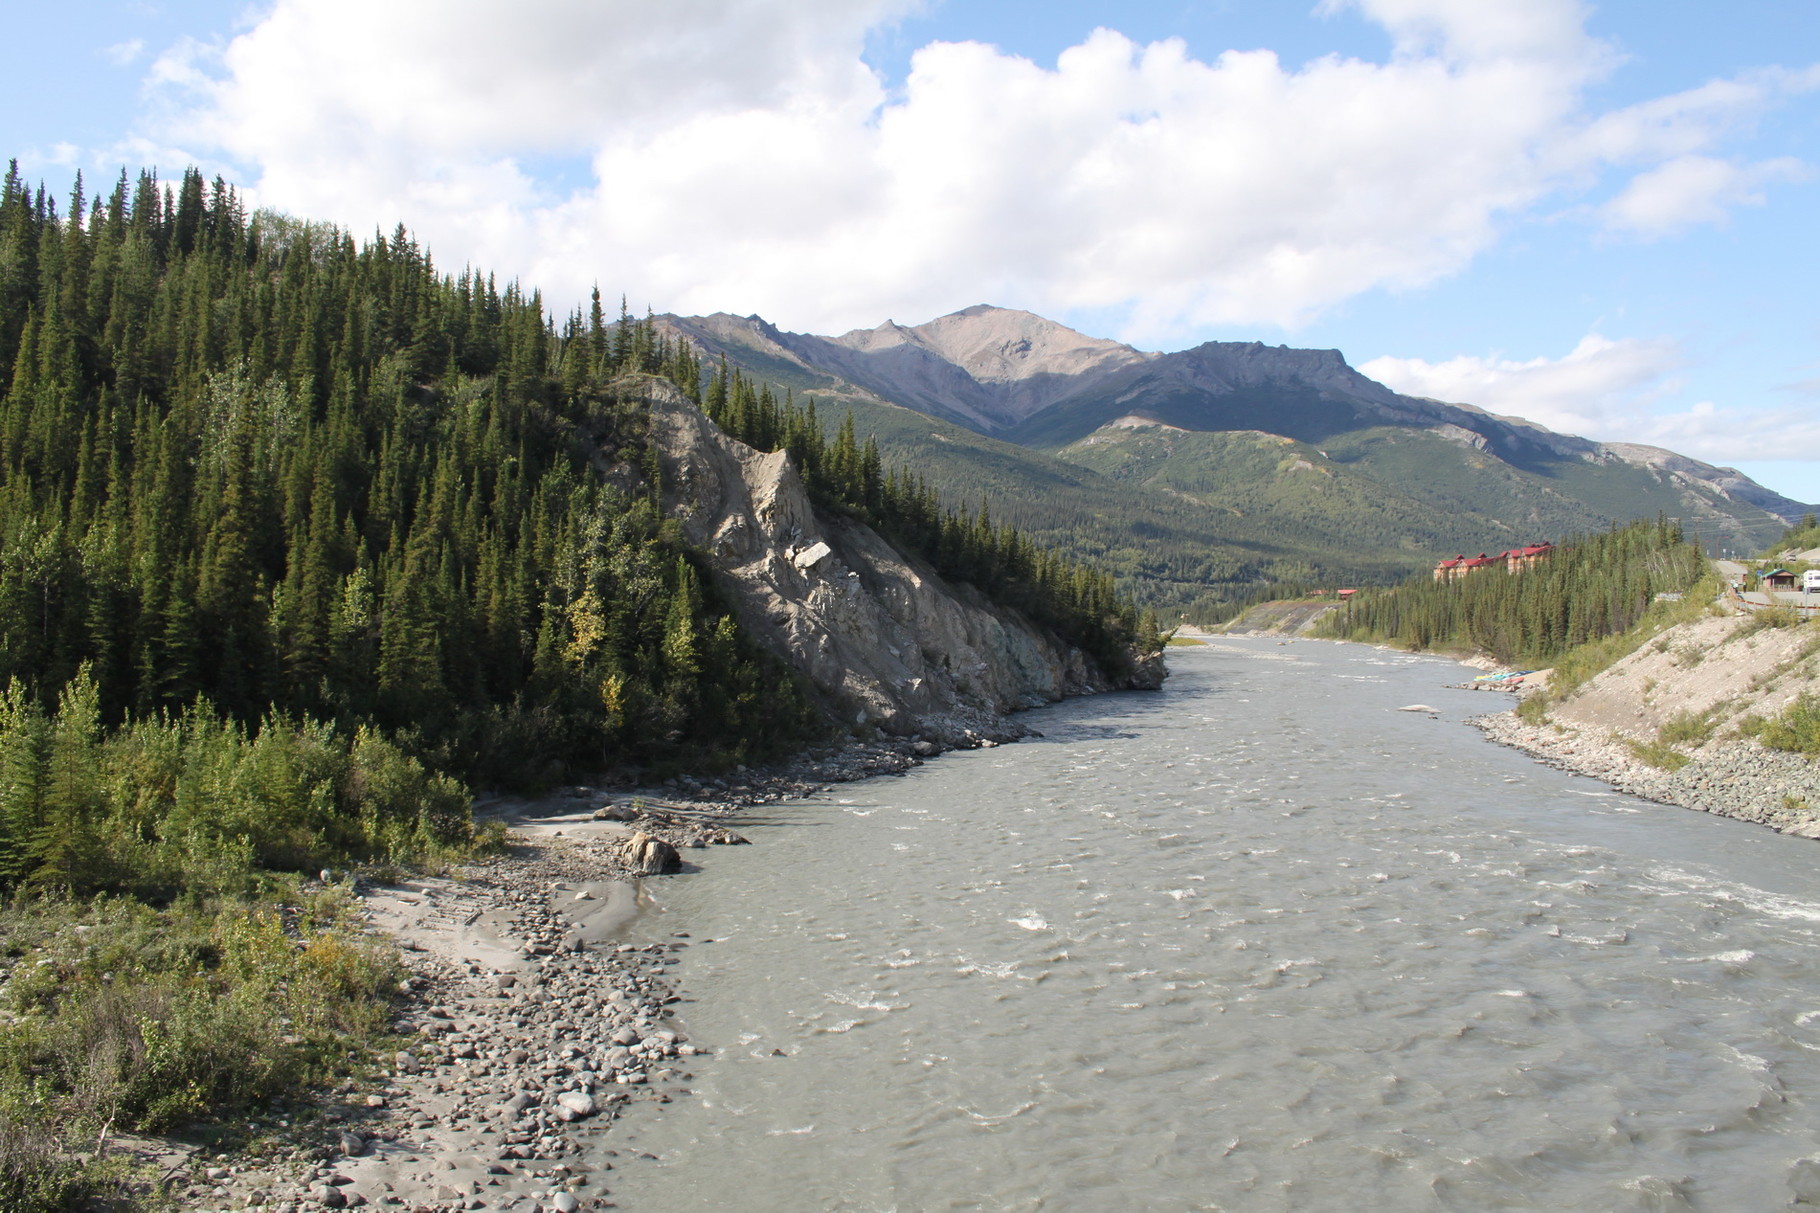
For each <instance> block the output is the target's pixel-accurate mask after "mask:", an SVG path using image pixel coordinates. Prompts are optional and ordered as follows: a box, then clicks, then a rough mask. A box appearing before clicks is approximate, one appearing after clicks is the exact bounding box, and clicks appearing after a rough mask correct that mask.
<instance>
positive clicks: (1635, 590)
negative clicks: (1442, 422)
mask: <svg viewBox="0 0 1820 1213" xmlns="http://www.w3.org/2000/svg"><path fill="white" fill-rule="evenodd" d="M1705 569H1706V559H1705V557H1704V556H1703V555H1702V554H1701V552H1700V550H1699V549H1698V548H1696V547H1695V546H1694V545H1693V544H1691V543H1688V542H1687V540H1686V538H1685V537H1684V536H1683V534H1682V531H1681V526H1680V524H1679V523H1676V522H1671V521H1669V520H1667V519H1662V518H1658V519H1656V520H1655V521H1654V522H1649V521H1640V522H1633V523H1631V524H1629V525H1628V526H1614V527H1613V528H1611V529H1610V530H1608V531H1605V532H1603V533H1600V534H1595V535H1585V536H1580V537H1577V538H1575V539H1571V540H1569V541H1567V542H1566V543H1564V544H1562V545H1561V547H1560V548H1559V549H1558V550H1557V551H1556V552H1555V554H1554V555H1553V556H1552V557H1551V558H1549V559H1548V560H1546V561H1543V562H1542V563H1541V564H1539V565H1536V566H1534V567H1532V568H1530V569H1528V570H1526V571H1524V572H1521V573H1518V574H1515V575H1512V574H1510V573H1507V572H1506V571H1505V570H1504V567H1503V566H1502V565H1501V564H1500V565H1494V566H1492V567H1489V568H1485V569H1479V570H1475V571H1474V572H1472V573H1469V574H1468V575H1467V576H1465V577H1463V578H1461V579H1459V580H1457V581H1434V580H1432V579H1431V577H1430V575H1429V574H1426V573H1424V574H1419V575H1417V576H1416V577H1413V578H1411V579H1410V580H1409V581H1407V582H1405V583H1404V584H1402V585H1400V586H1397V587H1395V588H1394V589H1389V590H1384V591H1381V592H1376V593H1362V594H1360V595H1359V596H1358V597H1357V598H1355V599H1353V600H1352V601H1351V602H1350V603H1348V604H1347V606H1346V609H1345V610H1344V611H1343V612H1337V613H1336V614H1335V615H1334V616H1333V620H1334V623H1333V628H1332V631H1333V634H1336V635H1339V636H1342V637H1344V638H1346V639H1352V640H1367V641H1394V642H1396V643H1398V644H1405V645H1408V646H1410V647H1413V648H1423V649H1426V648H1435V647H1442V646H1461V647H1469V648H1475V649H1480V650H1483V651H1484V652H1487V653H1490V654H1491V655H1492V656H1494V657H1496V658H1497V659H1498V660H1500V661H1503V662H1507V663H1513V664H1541V663H1545V662H1548V661H1550V660H1552V659H1553V658H1554V657H1556V656H1557V655H1559V654H1561V653H1563V652H1565V651H1567V650H1568V649H1571V648H1573V647H1574V646H1576V645H1579V644H1583V643H1585V642H1586V641H1589V640H1595V639H1598V638H1599V637H1602V636H1610V635H1615V634H1617V633H1619V632H1623V631H1625V630H1627V629H1628V628H1630V627H1631V626H1632V625H1633V624H1635V623H1636V622H1637V621H1638V620H1639V619H1641V618H1642V617H1643V614H1644V612H1645V611H1646V610H1648V608H1649V605H1650V603H1651V602H1652V601H1654V599H1655V596H1656V595H1657V594H1660V593H1678V592H1681V591H1685V590H1686V589H1687V588H1688V587H1690V586H1691V585H1693V584H1694V583H1695V582H1696V581H1697V580H1699V578H1700V576H1701V575H1702V573H1704V572H1705Z"/></svg>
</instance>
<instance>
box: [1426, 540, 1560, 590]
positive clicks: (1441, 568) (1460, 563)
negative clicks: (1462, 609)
mask: <svg viewBox="0 0 1820 1213" xmlns="http://www.w3.org/2000/svg"><path fill="white" fill-rule="evenodd" d="M1554 554H1555V545H1554V544H1552V543H1532V544H1530V545H1529V546H1528V547H1521V548H1511V549H1509V550H1508V551H1503V552H1499V553H1498V554H1497V555H1496V556H1487V555H1486V554H1485V553H1484V552H1480V553H1479V554H1478V555H1477V556H1455V557H1454V558H1453V559H1452V560H1443V561H1442V562H1441V563H1439V564H1437V565H1435V580H1436V581H1456V580H1458V579H1459V578H1461V577H1464V576H1466V574H1468V573H1470V572H1473V571H1474V570H1476V569H1487V568H1490V567H1492V566H1493V565H1499V564H1501V565H1503V566H1504V571H1505V572H1506V573H1521V572H1522V571H1523V570H1524V569H1527V568H1530V567H1532V566H1534V565H1538V564H1540V563H1542V562H1543V561H1544V560H1547V559H1548V558H1549V557H1550V556H1552V555H1554Z"/></svg>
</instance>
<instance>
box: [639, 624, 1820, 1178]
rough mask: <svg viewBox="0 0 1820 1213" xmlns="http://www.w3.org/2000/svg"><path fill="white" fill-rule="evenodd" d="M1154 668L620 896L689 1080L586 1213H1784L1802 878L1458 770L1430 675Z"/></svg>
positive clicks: (1816, 946) (1604, 805) (1246, 652)
mask: <svg viewBox="0 0 1820 1213" xmlns="http://www.w3.org/2000/svg"><path fill="white" fill-rule="evenodd" d="M1169 657H1170V667H1171V670H1172V676H1171V678H1170V681H1169V683H1168V686H1167V689H1166V690H1164V691H1163V692H1161V693H1157V694H1130V695H1119V696H1105V697H1100V698H1095V699H1086V700H1076V701H1071V702H1068V703H1065V704H1061V705H1058V706H1056V707H1053V708H1049V709H1045V710H1043V711H1040V712H1036V713H1032V714H1030V715H1029V716H1028V717H1026V720H1027V721H1028V723H1029V724H1031V725H1032V726H1033V727H1035V728H1037V729H1039V730H1041V731H1042V733H1043V734H1044V736H1043V737H1042V738H1040V739H1032V740H1030V741H1026V742H1023V743H1020V744H1018V745H1013V746H1004V747H1000V748H997V749H990V750H980V751H974V752H970V753H959V754H953V755H948V756H945V757H943V758H941V759H940V760H938V761H935V762H932V763H930V764H928V765H927V766H924V767H922V768H919V769H917V770H915V771H913V772H911V773H909V774H908V775H906V776H904V777H902V778H896V779H884V780H874V781H871V782H869V783H863V784H855V785H848V786H846V787H844V788H840V789H837V790H836V791H834V792H832V793H830V794H828V795H825V796H822V797H819V798H816V799H813V800H809V801H804V802H801V803H797V804H792V805H786V806H782V807H781V808H780V809H777V810H776V811H774V812H772V813H771V815H770V816H767V817H753V818H749V819H748V820H747V822H746V824H745V825H742V827H741V828H742V829H743V830H745V831H746V832H747V833H749V834H751V835H752V836H753V837H754V839H755V841H756V842H757V843H758V845H756V846H752V847H740V848H716V849H715V850H714V851H713V852H711V853H709V854H708V855H707V858H706V859H704V861H703V862H704V864H705V865H706V866H707V871H705V872H704V873H703V874H701V875H698V876H697V875H690V876H683V877H677V878H671V879H669V880H666V881H663V882H653V883H651V884H648V885H647V888H650V889H652V890H654V891H655V893H656V897H657V900H658V903H659V904H658V908H657V909H655V910H653V911H651V912H649V913H647V914H645V915H644V916H643V917H642V918H641V919H640V920H639V922H638V923H637V924H636V927H635V930H636V931H638V932H641V933H643V934H644V935H646V936H648V937H651V938H663V939H668V938H669V937H670V936H671V934H672V932H677V931H686V932H688V933H689V935H690V936H691V937H692V938H691V940H690V947H689V948H688V949H687V950H686V951H685V952H684V953H683V956H684V959H683V961H682V963H681V964H680V965H679V966H678V967H677V970H676V972H677V975H678V977H679V978H680V980H681V982H682V985H683V986H684V988H685V989H686V990H687V992H688V993H689V994H690V995H691V996H692V997H694V998H695V999H697V1000H698V1001H695V1002H692V1003H689V1004H685V1005H683V1006H682V1007H680V1008H679V1010H680V1011H681V1012H682V1017H681V1022H682V1025H683V1027H684V1029H685V1031H686V1032H687V1033H688V1034H689V1036H690V1037H691V1038H692V1039H693V1040H694V1041H696V1042H697V1043H699V1044H702V1045H705V1046H707V1047H709V1048H710V1049H713V1050H714V1051H715V1052H714V1055H713V1056H710V1057H705V1058H699V1059H696V1060H695V1062H694V1063H693V1068H694V1074H695V1082H694V1083H693V1084H692V1085H693V1087H694V1090H695V1092H696V1094H695V1095H694V1096H692V1097H690V1098H689V1099H686V1100H684V1101H682V1102H680V1103H678V1104H675V1105H672V1106H671V1107H670V1108H667V1109H665V1110H664V1112H663V1114H662V1115H661V1116H648V1115H635V1116H633V1117H631V1118H629V1119H628V1120H626V1121H622V1123H621V1128H620V1129H619V1130H616V1131H615V1132H614V1133H613V1134H611V1135H610V1136H609V1137H608V1138H607V1139H603V1140H604V1142H605V1144H606V1145H610V1146H612V1147H614V1148H615V1149H616V1150H617V1151H619V1153H618V1155H617V1157H616V1158H614V1160H613V1161H614V1165H615V1168H616V1169H615V1170H614V1171H612V1172H610V1173H608V1174H607V1175H606V1176H603V1179H604V1180H605V1181H606V1183H607V1184H608V1186H610V1187H611V1188H612V1190H613V1194H614V1199H615V1200H617V1201H618V1202H619V1203H620V1205H621V1207H624V1208H627V1209H633V1210H663V1211H665V1213H669V1211H674V1210H697V1209H703V1210H705V1209H735V1208H737V1209H746V1210H761V1211H763V1210H817V1209H854V1210H906V1211H907V1210H926V1209H980V1210H1026V1209H1032V1210H1033V1209H1043V1210H1076V1209H1079V1210H1126V1209H1169V1210H1174V1209H1227V1210H1296V1211H1298V1213H1303V1211H1310V1210H1314V1211H1319V1210H1346V1211H1348V1213H1356V1211H1358V1210H1423V1209H1460V1210H1482V1209H1554V1210H1568V1209H1572V1210H1604V1209H1624V1210H1628V1209H1638V1210H1658V1209H1710V1210H1725V1211H1737V1210H1767V1209H1777V1208H1786V1207H1788V1205H1789V1202H1790V1201H1791V1199H1792V1198H1793V1190H1792V1189H1791V1186H1790V1184H1791V1180H1792V1181H1793V1182H1795V1183H1797V1184H1800V1183H1805V1182H1807V1181H1806V1179H1805V1175H1806V1169H1805V1168H1802V1167H1799V1166H1797V1163H1798V1161H1799V1160H1801V1159H1803V1158H1806V1157H1807V1156H1809V1155H1817V1156H1820V1108H1817V1106H1816V1101H1817V1100H1820V875H1816V861H1817V860H1820V849H1816V844H1814V843H1812V842H1808V841H1805V840H1800V839H1791V838H1785V837H1782V836H1779V835H1776V834H1773V833H1770V832H1769V831H1766V830H1763V829H1761V828H1760V827H1754V826H1750V825H1746V824H1743V823H1738V822H1732V821H1727V820H1723V819H1717V818H1711V817H1707V816H1705V815H1703V814H1699V813H1693V812H1689V811H1687V810H1684V809H1676V808H1670V807H1665V806H1657V805H1653V804H1649V803H1645V802H1642V801H1637V800H1634V799H1631V798H1629V797H1626V796H1622V795H1619V794H1616V793H1613V792H1611V791H1609V790H1608V789H1606V788H1605V786H1604V785H1602V784H1599V783H1596V782H1593V781H1590V780H1586V779H1580V778H1576V777H1573V776H1568V775H1564V774H1561V773H1559V772H1555V771H1551V770H1548V769H1545V768H1543V767H1540V766H1538V765H1536V764H1534V763H1533V762H1531V761H1530V760H1529V759H1527V758H1526V757H1524V756H1523V755H1521V754H1519V753H1516V752H1514V751H1510V750H1506V749H1504V748H1502V747H1499V746H1495V745H1492V744H1490V743H1489V742H1486V741H1485V740H1483V738H1481V737H1480V735H1479V734H1478V732H1477V731H1476V730H1474V729H1473V728H1471V727H1470V726H1469V725H1466V724H1464V723H1462V722H1463V721H1464V720H1465V719H1466V718H1467V717H1469V716H1471V715H1474V714H1476V713H1479V712H1483V711H1486V710H1488V709H1490V708H1492V707H1502V706H1504V704H1505V701H1503V700H1502V699H1493V698H1492V697H1490V696H1488V695H1479V694H1473V693H1471V692H1464V691H1459V690H1448V689H1446V688H1445V686H1444V684H1446V683H1449V682H1456V683H1457V682H1460V681H1462V672H1461V668H1460V667H1459V666H1456V665H1453V664H1451V663H1448V662H1445V661H1439V660H1436V659H1432V658H1423V657H1413V656H1408V655H1404V654H1396V653H1390V652H1383V651H1378V650H1374V649H1370V648H1365V647H1362V646H1346V645H1332V644H1322V643H1315V642H1297V643H1293V644H1287V645H1285V644H1279V643H1278V642H1276V641H1274V640H1250V641H1242V640H1228V641H1220V642H1218V643H1217V644H1215V645H1212V646H1209V647H1205V648H1199V649H1186V648H1183V649H1172V650H1170V653H1169ZM1412 703H1423V704H1428V705H1431V706H1433V707H1434V708H1435V709H1437V712H1436V716H1435V717H1431V716H1430V715H1429V714H1428V713H1418V712H1403V711H1398V710H1397V709H1399V708H1401V707H1403V706H1406V705H1409V704H1412ZM1437 717H1438V718H1437ZM694 854H701V853H699V852H697V853H694ZM708 940H713V941H714V942H712V943H710V942H707V941H708ZM631 1151H644V1152H648V1153H650V1154H652V1155H655V1156H656V1157H655V1159H654V1160H653V1159H643V1158H636V1157H631V1156H630V1152H631ZM1816 1199H1820V1192H1817V1194H1816Z"/></svg>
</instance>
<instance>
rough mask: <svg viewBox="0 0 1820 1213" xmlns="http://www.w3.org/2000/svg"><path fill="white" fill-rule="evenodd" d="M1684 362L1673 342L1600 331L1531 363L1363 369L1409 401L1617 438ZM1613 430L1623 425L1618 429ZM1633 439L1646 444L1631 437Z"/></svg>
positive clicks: (1391, 364)
mask: <svg viewBox="0 0 1820 1213" xmlns="http://www.w3.org/2000/svg"><path fill="white" fill-rule="evenodd" d="M1680 364H1681V355H1680V352H1679V350H1678V349H1677V348H1676V346H1675V345H1674V344H1673V343H1672V342H1667V341H1642V340H1637V339H1635V338H1629V339H1625V340H1621V341H1612V340H1610V339H1608V338H1605V337H1601V336H1600V335H1599V334H1597V333H1589V334H1587V335H1586V336H1585V337H1583V338H1581V340H1580V343H1579V344H1578V345H1576V346H1575V347H1574V348H1573V350H1572V352H1570V353H1569V354H1567V355H1566V356H1565V357H1562V358H1531V359H1529V360H1527V361H1522V362H1519V361H1513V360H1511V359H1506V358H1499V357H1490V358H1483V357H1478V356H1476V355H1462V356H1460V357H1458V358H1450V359H1448V360H1447V361H1445V362H1425V361H1423V360H1422V359H1420V358H1390V357H1385V358H1374V359H1373V360H1372V361H1370V362H1367V363H1365V364H1363V365H1362V366H1360V367H1359V370H1360V371H1362V372H1363V373H1364V374H1366V375H1369V376H1370V377H1371V378H1373V379H1376V380H1377V381H1378V382H1379V383H1382V384H1384V385H1385V386H1386V387H1389V388H1393V389H1395V390H1396V391H1399V392H1402V393H1403V394H1404V395H1406V396H1428V397H1431V398H1433V399H1435V400H1445V401H1449V402H1451V403H1455V404H1472V405H1477V406H1478V407H1479V408H1482V409H1487V410H1489V411H1490V412H1493V413H1500V414H1504V415H1507V416H1513V417H1523V418H1526V419H1528V420H1530V421H1534V422H1537V423H1539V424H1541V425H1545V426H1547V427H1548V428H1549V429H1551V430H1555V431H1557V432H1560V433H1564V434H1580V435H1583V436H1585V437H1588V438H1616V437H1618V436H1619V434H1623V433H1628V432H1629V431H1627V430H1625V429H1624V428H1623V427H1625V426H1629V425H1632V424H1634V423H1635V421H1636V419H1637V418H1638V417H1639V416H1642V415H1645V414H1647V412H1648V408H1649V404H1650V402H1651V401H1652V400H1654V399H1655V398H1656V397H1658V396H1660V395H1661V394H1662V393H1663V391H1665V390H1666V389H1667V387H1668V386H1669V384H1668V379H1669V376H1670V375H1672V374H1673V372H1674V371H1675V369H1676V368H1677V367H1678V366H1679V365H1680ZM1613 427H1618V428H1616V429H1614V428H1613ZM1627 441H1632V442H1642V441H1647V440H1646V439H1641V438H1634V437H1631V438H1628V439H1627Z"/></svg>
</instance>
